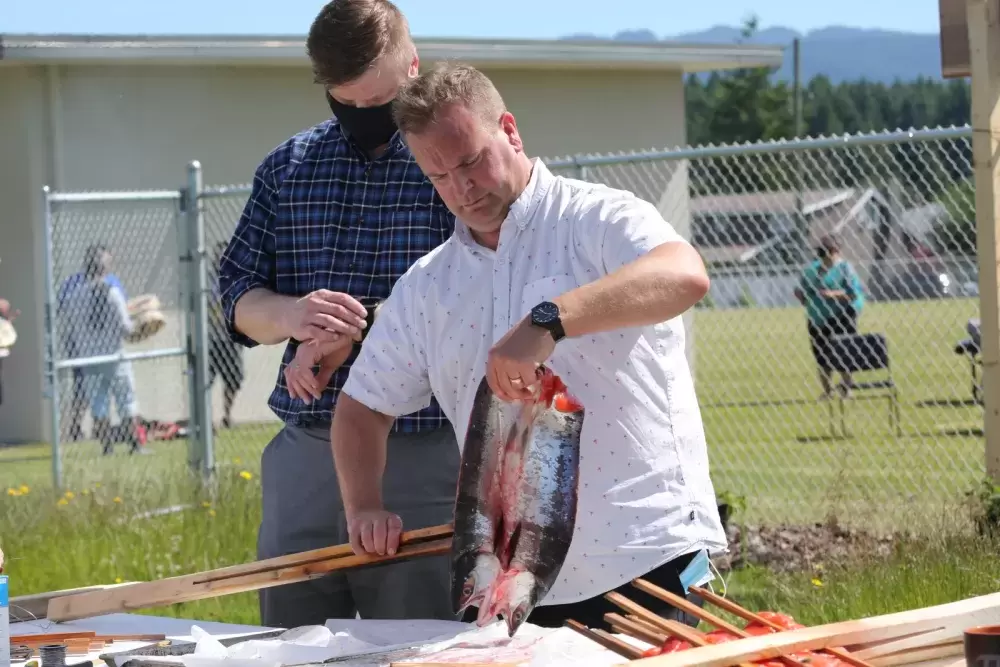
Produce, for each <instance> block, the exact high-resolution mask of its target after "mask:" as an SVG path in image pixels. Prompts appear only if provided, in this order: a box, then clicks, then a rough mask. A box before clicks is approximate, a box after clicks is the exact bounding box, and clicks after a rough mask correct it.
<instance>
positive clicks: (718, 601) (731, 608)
mask: <svg viewBox="0 0 1000 667" xmlns="http://www.w3.org/2000/svg"><path fill="white" fill-rule="evenodd" d="M688 590H689V591H691V592H692V593H694V594H695V595H697V596H698V597H700V598H701V599H702V600H704V601H705V602H711V603H712V604H714V605H715V606H716V607H718V608H720V609H722V610H724V611H728V612H729V613H730V614H732V615H733V616H739V617H740V618H742V619H743V620H745V621H750V622H753V623H760V624H761V625H766V626H767V627H769V628H771V629H773V630H777V631H779V632H780V631H782V630H783V629H784V628H782V627H781V626H780V625H778V624H777V623H774V622H773V621H769V620H767V619H766V618H764V617H763V616H759V615H757V614H755V613H753V612H752V611H750V610H749V609H745V608H744V607H742V606H740V605H738V604H736V603H735V602H733V601H732V600H727V599H726V598H724V597H722V596H721V595H716V594H715V593H713V592H712V591H710V590H708V589H706V588H702V587H700V586H691V587H689V588H688ZM820 652H821V653H827V654H829V655H833V656H836V657H837V658H840V659H841V660H843V661H844V662H846V663H848V664H851V665H854V667H872V664H871V663H869V662H865V661H864V660H862V659H860V658H856V657H855V656H853V655H851V654H850V653H849V652H847V651H845V650H844V649H841V648H827V649H823V650H822V651H820Z"/></svg>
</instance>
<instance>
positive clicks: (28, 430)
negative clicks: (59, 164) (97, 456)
mask: <svg viewBox="0 0 1000 667" xmlns="http://www.w3.org/2000/svg"><path fill="white" fill-rule="evenodd" d="M46 94H47V87H46V81H45V78H44V73H43V71H42V70H41V69H33V70H29V69H21V68H4V67H0V297H4V298H7V299H9V300H10V301H11V303H12V305H13V306H14V307H15V308H19V309H20V310H21V316H20V318H19V319H18V320H17V322H16V323H15V324H16V328H17V332H18V340H17V343H15V345H14V348H13V349H12V350H11V356H10V357H8V358H6V359H4V360H3V361H2V364H3V371H2V372H3V385H4V386H3V404H2V405H0V443H3V442H23V441H28V440H37V439H39V437H40V436H41V435H42V431H41V422H42V415H43V413H44V410H43V402H44V399H43V397H42V376H41V373H40V370H41V359H42V340H41V338H42V336H41V332H42V331H43V321H44V313H43V303H44V302H43V282H42V277H43V272H42V267H41V263H40V261H39V259H40V258H41V256H42V254H41V249H42V227H41V225H40V224H38V221H39V220H40V219H41V196H42V193H41V190H40V188H41V184H42V183H44V182H45V181H46V180H47V179H48V178H49V165H48V164H47V160H46V155H47V154H48V148H49V146H48V128H47V123H46V117H45V98H46Z"/></svg>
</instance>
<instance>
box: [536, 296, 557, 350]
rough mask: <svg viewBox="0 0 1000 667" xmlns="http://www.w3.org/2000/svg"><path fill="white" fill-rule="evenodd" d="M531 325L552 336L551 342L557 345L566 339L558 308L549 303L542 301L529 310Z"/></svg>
mask: <svg viewBox="0 0 1000 667" xmlns="http://www.w3.org/2000/svg"><path fill="white" fill-rule="evenodd" d="M531 323H532V324H533V325H535V326H536V327H541V328H543V329H545V330H546V331H548V332H549V333H550V334H552V340H554V341H555V342H557V343H558V342H559V341H561V340H562V339H563V338H565V337H566V331H565V330H564V329H563V325H562V319H561V318H560V317H559V306H557V305H556V304H554V303H552V302H551V301H542V302H541V303H540V304H538V305H537V306H535V307H534V308H532V309H531Z"/></svg>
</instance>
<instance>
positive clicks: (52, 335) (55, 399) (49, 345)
mask: <svg viewBox="0 0 1000 667" xmlns="http://www.w3.org/2000/svg"><path fill="white" fill-rule="evenodd" d="M42 210H43V211H44V218H45V219H44V224H43V225H42V227H43V229H44V232H43V233H44V244H45V247H44V249H43V251H42V255H43V260H42V261H43V264H44V271H45V308H44V310H45V379H46V382H47V384H48V395H49V419H50V428H51V429H52V486H53V487H54V488H55V490H56V491H62V488H63V470H62V451H61V449H62V448H61V443H60V437H59V435H60V433H59V431H60V429H61V425H60V420H59V369H58V368H57V367H56V362H57V355H56V327H57V323H56V321H57V318H56V312H55V309H56V287H55V278H54V276H53V273H54V271H53V266H52V264H53V262H52V202H51V201H50V200H49V186H47V185H46V186H45V187H43V188H42Z"/></svg>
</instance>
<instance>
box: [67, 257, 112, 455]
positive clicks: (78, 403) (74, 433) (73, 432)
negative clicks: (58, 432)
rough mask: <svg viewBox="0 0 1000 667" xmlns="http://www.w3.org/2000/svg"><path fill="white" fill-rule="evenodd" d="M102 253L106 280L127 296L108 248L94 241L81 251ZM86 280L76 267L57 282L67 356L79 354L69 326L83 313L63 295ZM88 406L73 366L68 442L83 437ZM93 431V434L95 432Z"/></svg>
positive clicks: (80, 376) (79, 373) (78, 371)
mask: <svg viewBox="0 0 1000 667" xmlns="http://www.w3.org/2000/svg"><path fill="white" fill-rule="evenodd" d="M98 254H103V255H104V259H105V261H106V262H107V265H108V271H107V273H106V274H105V280H106V281H107V283H108V284H109V285H110V286H112V287H115V288H117V289H119V290H121V293H122V296H124V297H125V299H126V301H127V300H128V294H127V293H126V292H125V286H124V285H123V284H122V281H121V280H120V279H119V278H118V276H117V275H115V274H114V272H112V271H111V268H110V263H111V254H110V253H109V252H108V250H107V248H105V247H104V246H102V245H100V244H95V245H91V246H89V247H88V248H87V249H86V250H85V251H84V257H88V258H89V257H93V256H94V255H98ZM85 280H86V276H85V272H84V271H77V272H76V273H74V274H72V275H70V276H69V277H68V278H66V280H64V281H63V282H62V284H61V285H60V286H59V292H58V294H57V295H56V312H57V317H58V320H59V322H60V324H61V325H62V326H61V327H60V328H61V329H62V330H63V331H64V333H63V334H62V335H61V336H60V338H61V340H62V348H63V354H64V355H65V358H66V359H74V358H77V357H79V356H80V355H78V354H77V350H76V343H75V342H74V341H73V336H72V329H73V326H72V325H73V320H74V319H76V318H79V317H82V316H83V314H82V313H77V312H74V311H73V310H72V309H70V308H67V307H66V297H67V295H68V294H69V293H70V292H71V291H72V290H73V289H75V288H76V287H77V286H78V285H80V284H81V283H83V282H84V281H85ZM86 409H87V392H86V389H85V388H84V386H83V369H82V368H74V369H73V386H72V389H71V391H70V397H69V419H68V420H67V422H68V425H67V431H68V432H67V434H66V437H67V439H68V440H69V441H70V442H76V441H78V440H83V439H84V434H83V426H82V424H83V415H84V412H85V411H86ZM95 435H96V434H95Z"/></svg>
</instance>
